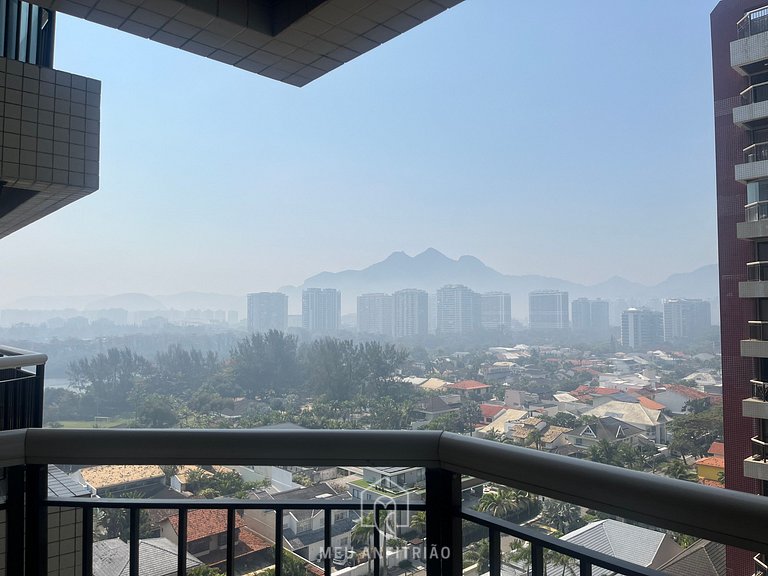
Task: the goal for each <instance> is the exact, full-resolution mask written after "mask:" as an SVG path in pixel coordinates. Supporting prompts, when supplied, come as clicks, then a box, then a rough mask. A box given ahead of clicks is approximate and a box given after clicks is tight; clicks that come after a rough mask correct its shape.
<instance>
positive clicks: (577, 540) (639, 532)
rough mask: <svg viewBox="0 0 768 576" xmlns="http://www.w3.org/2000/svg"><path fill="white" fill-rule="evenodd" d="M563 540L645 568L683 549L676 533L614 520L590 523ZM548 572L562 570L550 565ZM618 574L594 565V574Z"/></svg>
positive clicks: (667, 559)
mask: <svg viewBox="0 0 768 576" xmlns="http://www.w3.org/2000/svg"><path fill="white" fill-rule="evenodd" d="M562 539H563V540H567V541H568V542H570V543H572V544H578V545H579V546H584V547H586V548H589V549H590V550H595V551H597V552H602V553H603V554H607V555H608V556H613V557H614V558H618V559H620V560H625V561H627V562H632V563H633V564H638V565H640V566H643V567H645V568H658V567H659V566H661V565H663V564H664V563H666V562H668V561H669V560H671V559H672V558H674V557H675V556H677V555H678V554H679V553H680V552H681V551H682V548H680V546H679V545H678V544H677V543H676V542H675V541H674V540H673V539H672V536H670V535H669V534H667V533H665V532H657V531H655V530H649V529H648V528H641V527H640V526H635V525H634V524H626V523H624V522H619V521H617V520H611V519H608V520H600V521H598V522H592V523H590V524H587V525H586V526H584V527H582V528H579V529H578V530H575V531H573V532H569V533H568V534H566V535H565V536H563V537H562ZM560 570H562V569H560ZM546 573H547V574H558V573H559V572H558V568H556V567H555V566H548V567H547V570H546ZM614 574H615V572H613V571H611V570H607V569H605V568H598V567H597V566H593V567H592V576H613V575H614Z"/></svg>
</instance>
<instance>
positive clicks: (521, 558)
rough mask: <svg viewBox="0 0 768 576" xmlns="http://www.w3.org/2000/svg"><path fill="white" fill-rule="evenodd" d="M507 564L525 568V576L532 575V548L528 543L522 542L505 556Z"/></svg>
mask: <svg viewBox="0 0 768 576" xmlns="http://www.w3.org/2000/svg"><path fill="white" fill-rule="evenodd" d="M505 560H506V561H507V562H510V563H513V564H518V565H522V566H525V575H526V576H530V573H531V562H532V560H531V546H530V544H529V543H528V542H522V543H521V544H520V546H518V547H517V548H515V549H514V550H511V551H510V552H508V553H507V554H506V555H505Z"/></svg>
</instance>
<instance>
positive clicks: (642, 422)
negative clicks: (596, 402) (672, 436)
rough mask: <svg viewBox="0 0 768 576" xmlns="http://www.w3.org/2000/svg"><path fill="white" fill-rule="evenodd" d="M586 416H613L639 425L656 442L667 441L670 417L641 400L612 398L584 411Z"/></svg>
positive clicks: (627, 422) (662, 442)
mask: <svg viewBox="0 0 768 576" xmlns="http://www.w3.org/2000/svg"><path fill="white" fill-rule="evenodd" d="M584 416H594V417H596V418H603V417H605V416H612V417H614V418H616V419H618V420H621V421H622V422H624V423H626V424H632V425H633V426H637V427H638V428H640V429H641V430H644V431H645V435H646V436H647V437H648V438H649V439H651V440H653V442H655V443H656V444H664V443H666V441H667V423H668V422H669V421H670V418H669V417H668V416H667V415H666V414H664V413H663V412H662V411H661V410H651V409H649V408H646V407H645V406H643V405H642V404H640V403H639V402H620V401H617V400H612V401H610V402H606V403H605V404H601V405H600V406H596V407H594V408H592V409H591V410H587V411H586V412H584Z"/></svg>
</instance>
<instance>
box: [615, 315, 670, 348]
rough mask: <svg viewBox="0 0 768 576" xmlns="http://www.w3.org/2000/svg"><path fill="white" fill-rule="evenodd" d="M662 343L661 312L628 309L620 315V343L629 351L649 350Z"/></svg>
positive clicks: (662, 326) (662, 323)
mask: <svg viewBox="0 0 768 576" xmlns="http://www.w3.org/2000/svg"><path fill="white" fill-rule="evenodd" d="M662 342H664V319H663V315H662V313H661V312H655V311H653V310H649V309H647V308H629V309H628V310H624V312H623V313H622V315H621V343H622V345H623V346H624V347H625V348H628V349H630V350H650V349H652V348H655V347H657V346H658V345H659V344H661V343H662Z"/></svg>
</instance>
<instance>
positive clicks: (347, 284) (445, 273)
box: [280, 248, 718, 318]
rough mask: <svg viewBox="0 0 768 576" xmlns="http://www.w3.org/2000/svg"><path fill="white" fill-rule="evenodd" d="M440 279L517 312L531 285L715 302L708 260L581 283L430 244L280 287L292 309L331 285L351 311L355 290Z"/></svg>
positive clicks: (430, 284)
mask: <svg viewBox="0 0 768 576" xmlns="http://www.w3.org/2000/svg"><path fill="white" fill-rule="evenodd" d="M446 284H464V285H466V286H468V287H469V288H472V289H473V290H475V291H477V292H490V291H494V290H500V291H504V292H509V293H510V294H511V295H512V301H513V303H512V310H513V314H514V315H515V316H516V317H518V318H523V317H525V316H527V306H528V293H529V292H531V291H533V290H565V291H567V292H569V294H570V297H571V299H575V298H579V297H588V298H604V299H610V300H614V299H625V300H628V301H637V302H644V301H646V300H649V299H661V298H678V297H680V298H705V299H709V300H712V301H715V302H716V300H717V296H718V278H717V266H716V265H714V264H712V265H709V266H704V267H702V268H699V269H698V270H694V271H693V272H688V273H681V274H674V275H673V276H670V277H669V278H668V279H667V280H665V281H663V282H661V283H659V284H657V285H655V286H645V285H643V284H639V283H637V282H631V281H629V280H626V279H624V278H621V277H619V276H614V277H613V278H610V279H608V280H606V281H605V282H601V283H599V284H595V285H592V286H586V285H583V284H577V283H574V282H569V281H568V280H563V279H560V278H553V277H548V276H538V275H521V276H513V275H507V274H502V273H500V272H498V271H496V270H494V269H493V268H490V267H489V266H486V265H485V264H484V263H483V262H481V261H480V260H478V259H477V258H475V257H474V256H461V257H460V258H458V259H457V260H453V259H452V258H449V257H448V256H446V255H445V254H442V253H441V252H439V251H437V250H435V249H434V248H430V249H428V250H425V251H424V252H422V253H421V254H417V255H416V256H408V255H407V254H405V253H404V252H393V253H392V254H390V255H389V256H388V257H387V258H385V259H384V260H382V261H381V262H377V263H375V264H372V265H371V266H368V267H367V268H363V269H362V270H343V271H341V272H321V273H320V274H316V275H314V276H311V277H309V278H307V279H306V280H305V281H304V284H302V285H301V286H283V287H282V288H280V291H281V292H284V293H285V294H288V296H289V298H290V300H289V306H290V309H291V312H292V313H298V312H299V311H300V307H301V290H302V289H304V288H336V289H337V290H341V293H342V308H343V312H353V311H354V310H355V307H356V302H357V296H359V295H360V294H365V293H369V292H387V293H391V292H394V291H396V290H400V289H402V288H420V289H422V290H426V291H428V292H430V293H433V292H435V291H436V290H437V289H438V288H440V287H442V286H444V285H446ZM713 312H714V310H713Z"/></svg>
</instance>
